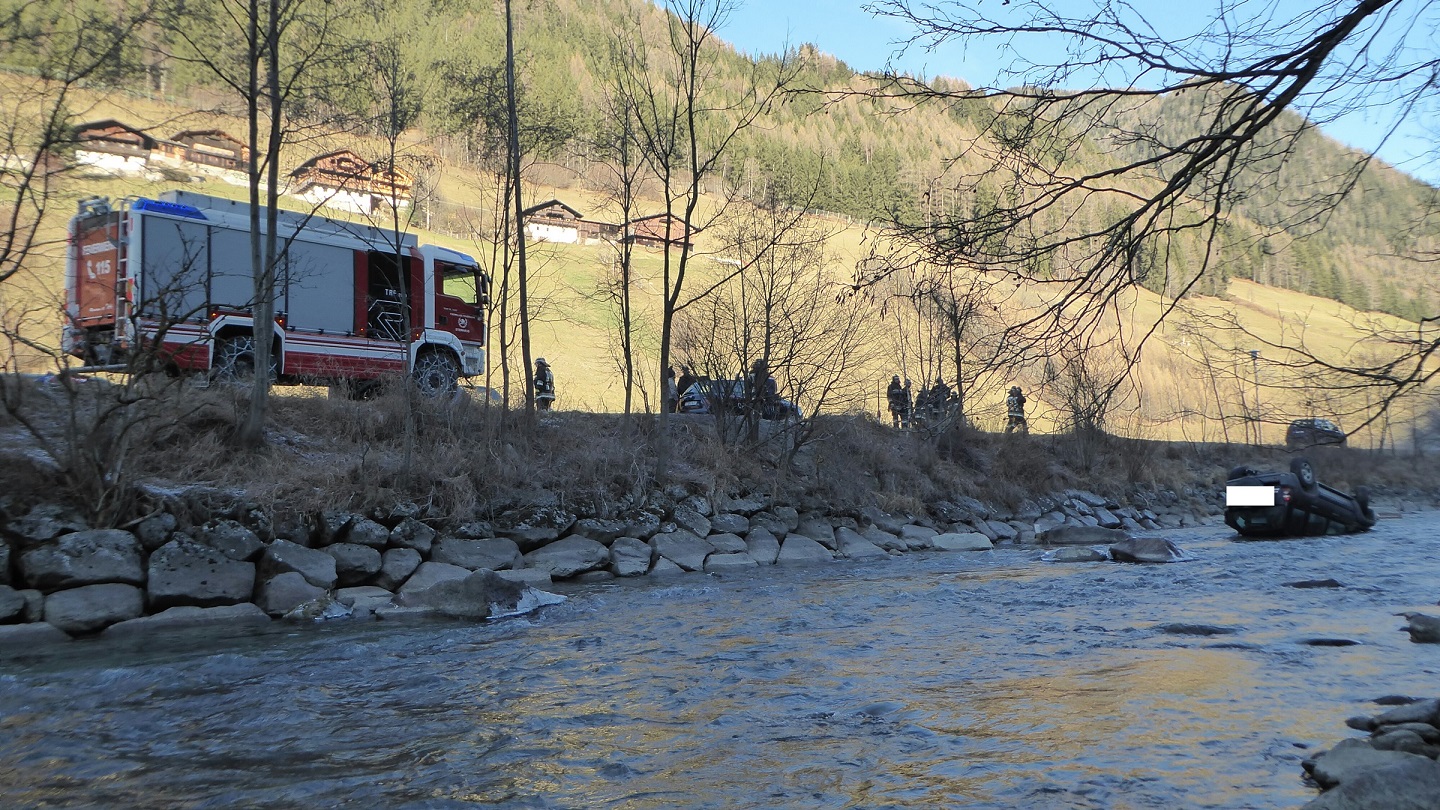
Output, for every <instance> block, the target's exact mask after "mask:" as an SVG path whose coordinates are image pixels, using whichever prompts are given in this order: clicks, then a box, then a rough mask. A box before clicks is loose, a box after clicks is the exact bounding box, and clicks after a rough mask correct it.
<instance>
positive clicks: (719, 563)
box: [705, 551, 759, 573]
mask: <svg viewBox="0 0 1440 810" xmlns="http://www.w3.org/2000/svg"><path fill="white" fill-rule="evenodd" d="M756 565H759V563H757V562H755V558H754V557H751V556H750V555H749V554H746V553H745V552H743V551H740V552H723V553H717V554H711V555H710V556H709V557H706V558H705V571H706V572H707V573H713V572H718V571H735V570H739V569H744V568H754V567H755V566H756Z"/></svg>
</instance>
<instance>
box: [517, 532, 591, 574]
mask: <svg viewBox="0 0 1440 810" xmlns="http://www.w3.org/2000/svg"><path fill="white" fill-rule="evenodd" d="M609 563H610V549H608V548H606V547H605V544H604V543H599V542H596V541H594V540H591V539H590V538H588V537H581V536H579V535H571V536H570V537H566V538H564V539H563V540H557V541H555V542H553V543H551V544H549V545H547V546H545V547H544V548H540V549H536V550H535V551H532V552H530V553H529V554H526V555H525V567H527V568H538V569H540V570H541V571H545V572H548V573H549V574H550V576H552V577H555V578H557V579H567V578H569V577H573V576H575V575H576V574H583V573H584V572H586V571H594V570H596V569H599V568H603V567H605V566H606V565H609Z"/></svg>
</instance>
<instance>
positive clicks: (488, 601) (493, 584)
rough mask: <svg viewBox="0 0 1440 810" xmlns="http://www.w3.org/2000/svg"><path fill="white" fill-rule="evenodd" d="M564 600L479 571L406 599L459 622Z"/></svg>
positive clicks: (417, 592) (525, 609)
mask: <svg viewBox="0 0 1440 810" xmlns="http://www.w3.org/2000/svg"><path fill="white" fill-rule="evenodd" d="M591 542H595V541H591ZM597 545H600V544H599V543H597ZM602 548H603V546H602ZM563 601H565V597H563V596H559V595H557V594H553V593H545V592H544V591H537V590H536V589H534V588H532V587H529V586H527V585H523V584H521V583H518V582H514V581H512V580H509V579H506V578H504V577H501V576H500V575H498V574H497V573H495V572H494V571H476V572H475V573H473V574H470V575H468V576H466V577H464V578H463V579H451V580H444V581H441V582H437V583H436V584H434V585H432V586H430V587H429V588H426V589H424V590H421V591H416V592H413V593H410V594H407V595H406V596H405V598H404V600H403V602H404V604H405V605H406V606H415V607H426V608H430V609H431V610H433V611H435V612H436V613H439V614H441V615H444V616H450V617H453V618H457V619H487V618H490V617H491V616H512V615H515V614H517V613H527V612H529V611H531V610H534V609H535V608H537V607H540V606H542V605H553V604H557V603H559V602H563Z"/></svg>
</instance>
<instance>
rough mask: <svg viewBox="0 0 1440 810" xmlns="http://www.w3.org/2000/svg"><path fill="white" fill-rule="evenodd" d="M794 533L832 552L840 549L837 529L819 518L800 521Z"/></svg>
mask: <svg viewBox="0 0 1440 810" xmlns="http://www.w3.org/2000/svg"><path fill="white" fill-rule="evenodd" d="M794 533H795V534H799V535H802V536H804V537H808V538H810V539H811V540H814V541H815V542H817V543H819V544H820V545H822V546H824V547H825V548H828V549H830V550H831V551H834V550H836V549H838V548H839V547H840V546H839V543H838V542H837V541H836V540H835V527H834V526H831V525H830V524H829V523H828V522H826V521H823V520H821V519H819V518H810V519H809V520H802V521H800V525H799V526H798V527H796V529H795V532H794Z"/></svg>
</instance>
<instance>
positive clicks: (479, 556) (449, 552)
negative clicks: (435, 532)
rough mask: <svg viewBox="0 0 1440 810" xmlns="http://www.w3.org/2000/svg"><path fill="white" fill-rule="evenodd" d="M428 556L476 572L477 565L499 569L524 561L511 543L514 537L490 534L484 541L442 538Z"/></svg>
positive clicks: (518, 565) (478, 567)
mask: <svg viewBox="0 0 1440 810" xmlns="http://www.w3.org/2000/svg"><path fill="white" fill-rule="evenodd" d="M430 559H431V560H432V561H434V562H442V563H449V564H450V565H458V566H460V567H461V568H468V569H470V570H471V571H478V570H480V569H481V568H488V569H490V570H491V571H501V570H504V569H506V568H519V567H520V566H522V565H524V564H525V558H524V557H523V556H522V555H521V554H520V547H519V546H517V545H515V541H514V540H510V539H507V538H504V537H492V538H489V539H486V540H461V539H458V538H454V537H446V538H445V539H443V540H441V541H439V542H437V543H436V544H435V546H434V547H433V548H431V549H430Z"/></svg>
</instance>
